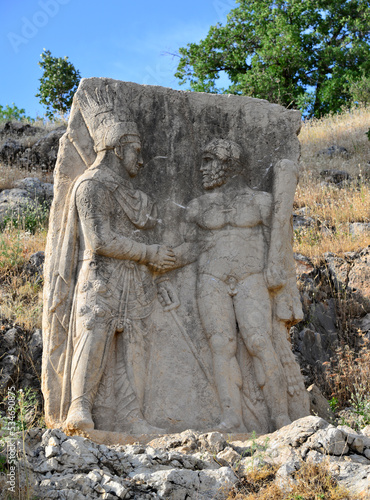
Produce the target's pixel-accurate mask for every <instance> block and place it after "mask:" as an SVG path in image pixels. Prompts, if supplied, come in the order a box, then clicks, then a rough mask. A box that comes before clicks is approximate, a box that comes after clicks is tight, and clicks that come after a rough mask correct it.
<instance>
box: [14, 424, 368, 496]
mask: <svg viewBox="0 0 370 500" xmlns="http://www.w3.org/2000/svg"><path fill="white" fill-rule="evenodd" d="M364 431H365V432H366V430H364ZM236 439H237V440H236ZM20 445H21V444H20ZM25 457H26V458H25V459H23V461H21V464H22V467H23V472H25V470H24V467H25V463H27V469H28V473H29V476H30V478H31V481H32V483H33V494H35V495H36V497H37V498H48V499H68V500H84V499H98V498H99V499H100V498H101V499H112V500H113V499H116V498H122V499H129V498H130V499H150V498H156V499H167V500H180V499H181V500H182V499H184V500H185V499H188V500H189V499H190V500H191V499H194V500H195V499H197V500H209V499H211V498H212V499H223V498H226V497H227V495H228V492H229V491H230V490H231V489H232V488H233V487H237V483H238V480H239V479H240V477H241V476H242V475H243V474H246V473H248V470H250V469H251V468H252V467H256V466H259V465H264V464H277V465H280V464H281V466H280V468H279V470H278V473H277V479H276V480H278V481H279V482H280V484H285V483H284V481H285V482H286V483H287V482H288V481H289V480H292V477H291V474H292V473H294V472H295V471H296V470H298V469H299V468H300V467H301V465H302V464H304V463H305V462H308V461H313V462H315V463H318V462H322V461H327V462H328V464H329V468H330V471H331V473H332V474H333V476H334V477H335V478H336V479H337V480H338V482H339V484H341V485H342V486H344V487H346V488H348V489H349V490H350V492H351V493H352V494H354V495H361V494H362V495H363V496H364V498H369V497H368V496H367V495H370V437H369V433H368V432H367V435H366V434H365V433H361V432H355V431H354V430H352V429H351V428H349V427H346V426H339V427H337V428H336V427H334V426H332V425H330V424H328V423H327V422H326V421H324V420H323V419H321V418H319V417H314V416H309V417H305V418H302V419H300V420H297V421H296V422H294V423H292V424H290V425H289V426H286V427H284V428H282V429H280V430H278V431H276V432H274V433H273V434H268V435H264V436H259V437H258V438H251V437H250V435H249V437H247V436H246V435H239V436H237V435H229V436H227V435H225V436H224V435H222V434H220V433H218V432H209V433H206V434H201V433H199V432H196V431H192V430H187V431H184V432H182V433H181V434H170V435H166V436H162V437H160V438H158V439H154V440H152V441H150V442H149V443H147V444H146V445H143V444H139V443H135V444H131V445H126V446H111V447H108V446H105V445H98V444H95V443H93V442H92V441H90V440H89V439H86V438H84V437H81V436H72V437H70V436H66V435H65V434H64V433H63V432H61V431H60V430H58V429H49V430H47V431H45V430H42V429H32V430H31V431H29V432H28V436H27V438H26V446H25ZM281 482H282V483H281Z"/></svg>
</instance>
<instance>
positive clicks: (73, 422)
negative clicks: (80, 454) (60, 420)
mask: <svg viewBox="0 0 370 500" xmlns="http://www.w3.org/2000/svg"><path fill="white" fill-rule="evenodd" d="M64 426H65V428H66V429H69V430H80V431H85V432H87V431H92V430H93V429H94V421H93V419H92V418H91V413H90V412H89V411H88V410H86V409H85V408H82V407H73V406H71V408H70V409H69V412H68V416H67V420H66V421H65V423H64Z"/></svg>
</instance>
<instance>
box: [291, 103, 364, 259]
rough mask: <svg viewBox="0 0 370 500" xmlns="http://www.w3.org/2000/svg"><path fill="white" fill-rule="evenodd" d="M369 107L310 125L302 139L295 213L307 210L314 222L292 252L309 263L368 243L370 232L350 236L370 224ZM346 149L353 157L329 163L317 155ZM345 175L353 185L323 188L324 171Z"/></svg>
mask: <svg viewBox="0 0 370 500" xmlns="http://www.w3.org/2000/svg"><path fill="white" fill-rule="evenodd" d="M369 129H370V107H367V108H356V109H353V110H350V111H347V112H343V113H341V114H337V115H332V116H327V117H324V118H322V119H320V120H316V119H314V120H311V121H309V122H306V123H305V124H304V125H303V127H302V131H301V133H300V136H299V139H300V142H301V146H302V155H301V179H300V183H299V186H298V189H297V192H296V196H295V209H296V210H297V209H300V208H303V207H305V215H306V216H307V217H311V218H312V219H313V224H312V225H311V226H310V227H306V228H302V229H299V230H298V231H296V233H295V243H294V250H295V251H296V252H298V253H301V254H303V255H306V256H307V257H310V258H311V259H314V260H315V259H318V258H319V257H320V255H322V254H323V253H325V252H333V253H337V254H339V255H341V254H343V253H344V252H351V251H357V250H360V249H361V248H364V247H366V246H368V245H369V244H370V233H365V232H364V233H362V234H356V235H353V234H351V232H350V230H349V224H350V223H353V222H370V189H369V179H370V164H369V161H370V141H369V139H368V137H367V135H366V133H367V132H368V130H369ZM332 145H336V146H343V147H345V148H346V149H347V150H348V152H349V158H348V159H346V158H344V157H342V156H337V157H333V158H329V157H328V156H326V155H318V152H319V151H320V150H323V149H327V148H328V147H329V146H332ZM328 169H329V170H330V169H336V170H345V171H347V172H348V173H349V174H350V175H351V176H352V178H353V182H352V183H351V184H348V185H347V186H343V187H340V188H339V187H336V186H335V185H332V186H330V185H325V184H323V183H322V181H323V179H322V177H320V175H319V173H320V171H321V170H328Z"/></svg>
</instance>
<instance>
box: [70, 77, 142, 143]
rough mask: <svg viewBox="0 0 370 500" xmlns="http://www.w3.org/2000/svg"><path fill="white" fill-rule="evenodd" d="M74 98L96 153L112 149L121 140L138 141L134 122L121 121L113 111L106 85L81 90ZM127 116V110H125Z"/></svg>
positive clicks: (112, 95) (109, 90)
mask: <svg viewBox="0 0 370 500" xmlns="http://www.w3.org/2000/svg"><path fill="white" fill-rule="evenodd" d="M76 100H77V103H78V106H79V108H80V110H81V113H82V116H83V118H84V120H85V123H86V125H87V128H88V129H89V132H90V135H91V137H92V138H93V140H94V150H95V152H96V153H98V152H99V151H105V150H107V149H114V148H115V147H116V146H118V144H119V143H120V142H121V143H122V142H134V141H140V135H139V130H138V128H137V125H136V123H135V122H133V121H131V120H128V121H121V120H119V119H118V118H117V116H116V115H115V113H114V107H115V106H114V94H113V92H112V90H111V89H110V87H109V86H108V85H105V89H99V88H96V89H95V90H94V91H93V92H89V91H87V90H82V89H81V91H80V92H79V93H77V94H76ZM127 115H128V118H129V115H130V113H129V111H127Z"/></svg>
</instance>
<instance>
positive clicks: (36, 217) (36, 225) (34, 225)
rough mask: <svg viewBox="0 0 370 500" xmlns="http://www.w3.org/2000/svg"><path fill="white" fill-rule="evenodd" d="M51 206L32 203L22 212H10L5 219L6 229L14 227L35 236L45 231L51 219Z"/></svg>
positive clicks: (45, 203) (23, 208)
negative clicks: (38, 231) (38, 232)
mask: <svg viewBox="0 0 370 500" xmlns="http://www.w3.org/2000/svg"><path fill="white" fill-rule="evenodd" d="M49 210H50V205H49V203H47V202H44V203H42V204H38V203H37V204H36V203H30V204H28V205H26V206H25V207H22V210H21V211H19V212H18V211H13V210H9V213H7V214H6V215H5V217H4V218H3V225H4V227H14V228H16V229H22V230H23V231H28V232H30V233H31V234H35V232H36V231H37V230H38V229H44V228H45V226H46V225H47V222H48V218H49Z"/></svg>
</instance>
